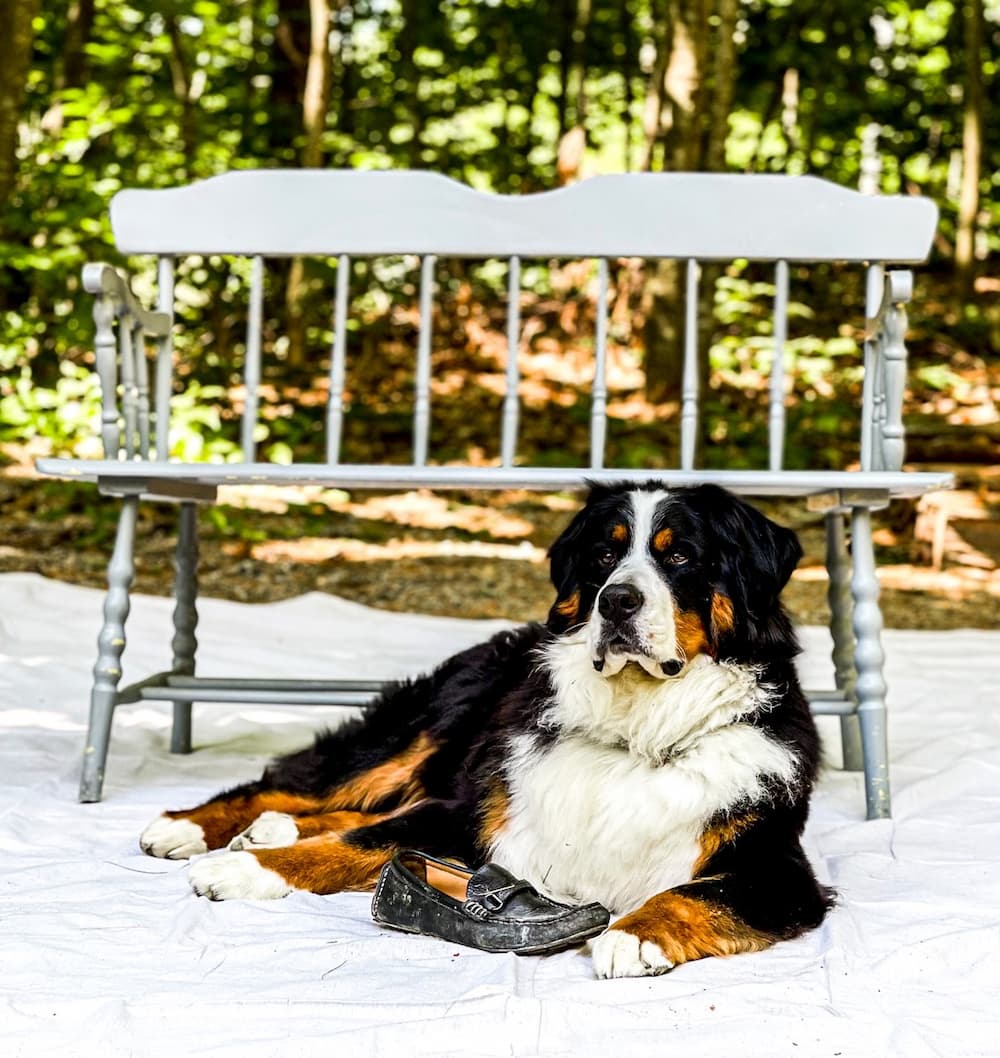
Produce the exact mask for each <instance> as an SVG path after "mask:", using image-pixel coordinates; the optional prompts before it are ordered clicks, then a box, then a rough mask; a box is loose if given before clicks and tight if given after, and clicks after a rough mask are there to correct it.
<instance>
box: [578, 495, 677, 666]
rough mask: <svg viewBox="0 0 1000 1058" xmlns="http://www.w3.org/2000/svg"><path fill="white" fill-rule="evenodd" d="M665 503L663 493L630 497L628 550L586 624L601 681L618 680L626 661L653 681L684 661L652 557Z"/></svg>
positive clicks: (673, 614)
mask: <svg viewBox="0 0 1000 1058" xmlns="http://www.w3.org/2000/svg"><path fill="white" fill-rule="evenodd" d="M667 503H669V499H668V494H667V493H666V491H663V490H659V489H658V490H656V491H655V492H641V491H638V490H637V491H633V492H629V493H628V505H629V511H628V513H629V518H628V522H627V528H626V532H627V536H626V538H625V541H624V542H626V543H627V545H628V550H627V551H626V552H625V554H624V556H623V557H622V558H621V560H620V561H618V562H617V563H616V564H615V566H614V568H613V569H612V570H611V573H610V576H609V577H608V579H607V580H606V581H605V582H604V584H603V585H602V586H601V588H600V590H599V591H598V593H597V599H596V604H595V606H594V607H593V609H592V610H591V613H590V618H589V620H588V621H587V642H588V645H589V646H590V650H591V657H592V659H593V662H594V668H595V669H596V670H597V671H598V672H600V673H602V674H603V675H605V676H615V675H617V674H618V673H619V672H621V670H622V669H623V668H624V667H625V665H626V664H627V663H628V662H629V661H635V662H637V663H638V664H639V665H641V666H642V667H643V668H644V669H645V670H646V671H647V672H648V673H649V674H650V675H651V676H656V677H666V676H675V675H676V674H677V673H678V672H679V671H680V669H681V668H682V667H683V663H684V662H685V661H686V660H687V658H682V657H679V656H678V655H679V654H680V653H682V651H679V650H678V646H677V627H676V612H677V607H676V605H675V603H674V598H673V596H672V594H671V592H670V585H669V584H668V582H667V580H666V579H665V578H664V577H663V576H662V573H661V568H660V567H659V564H658V562H657V561H656V559H655V558H654V546H655V544H654V535H655V531H656V530H655V527H656V526H657V524H658V523H659V521H661V520H662V519H659V518H658V517H657V515H658V512H659V511H660V508H661V507H662V506H664V505H665V504H667ZM661 532H669V530H661ZM619 535H620V531H619ZM661 539H664V538H662V537H661ZM613 554H614V553H613V552H612V555H613Z"/></svg>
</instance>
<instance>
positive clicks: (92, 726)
mask: <svg viewBox="0 0 1000 1058" xmlns="http://www.w3.org/2000/svg"><path fill="white" fill-rule="evenodd" d="M138 509H139V500H138V498H137V497H135V496H130V497H127V498H126V499H125V500H123V501H122V509H121V513H120V514H119V516H118V529H117V532H116V533H115V546H114V551H113V552H112V554H111V562H110V563H109V564H108V593H107V595H106V596H105V597H104V624H103V625H102V626H101V632H100V635H99V636H98V637H97V651H98V652H97V664H96V665H95V666H94V685H93V690H92V691H91V695H90V722H89V725H88V728H87V742H86V745H85V746H84V750H83V769H82V772H81V776H80V800H81V801H84V802H93V801H100V799H101V791H102V789H103V786H104V768H105V765H106V763H107V759H108V743H109V741H110V738H111V722H112V719H113V718H114V711H115V706H116V705H117V704H118V684H119V681H120V680H121V676H122V669H121V658H122V652H123V651H124V650H125V621H126V618H127V617H128V612H129V608H130V605H131V603H130V600H129V588H130V587H131V586H132V578H133V576H134V575H135V560H134V557H133V556H134V554H135V523H136V515H137V513H138Z"/></svg>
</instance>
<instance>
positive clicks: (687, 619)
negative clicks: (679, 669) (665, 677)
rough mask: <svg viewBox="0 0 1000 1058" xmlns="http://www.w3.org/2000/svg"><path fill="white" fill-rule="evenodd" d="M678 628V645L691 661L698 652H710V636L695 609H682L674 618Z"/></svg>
mask: <svg viewBox="0 0 1000 1058" xmlns="http://www.w3.org/2000/svg"><path fill="white" fill-rule="evenodd" d="M674 626H675V627H676V629H677V646H678V647H679V648H680V649H681V650H683V651H684V656H685V657H686V658H687V659H688V661H690V660H691V659H692V658H693V657H696V656H697V655H698V654H703V653H707V652H708V636H707V635H705V626H704V624H702V620H701V618H700V617H699V616H698V615H697V614H696V613H695V612H694V611H693V610H682V611H681V612H680V613H679V614H677V616H676V617H675V618H674Z"/></svg>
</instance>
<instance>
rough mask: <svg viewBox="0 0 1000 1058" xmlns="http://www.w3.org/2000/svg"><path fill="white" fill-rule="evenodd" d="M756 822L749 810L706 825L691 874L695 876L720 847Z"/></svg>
mask: <svg viewBox="0 0 1000 1058" xmlns="http://www.w3.org/2000/svg"><path fill="white" fill-rule="evenodd" d="M756 822H757V817H756V816H755V815H754V814H753V813H752V812H751V813H748V814H747V815H745V816H738V817H736V818H735V819H725V820H723V821H722V822H721V823H717V824H715V826H711V827H708V828H707V829H706V830H705V831H704V833H703V834H702V835H701V840H700V842H699V843H700V845H701V854H700V855H699V856H698V859H697V860H695V863H694V868H693V869H692V874H693V875H694V877H695V878H697V877H698V875H699V874H701V872H702V871H703V870H704V869H705V867H706V866H707V865H708V862H709V861H710V860H711V859H712V857H713V856H714V855H715V854H716V853H717V852H718V851H719V849H721V848H722V846H723V845H728V844H729V843H730V842H731V841H733V840H735V839H736V837H738V836H739V835H740V834H742V833H743V831H744V830H746V829H747V828H748V827H749V826H751V825H752V824H753V823H756Z"/></svg>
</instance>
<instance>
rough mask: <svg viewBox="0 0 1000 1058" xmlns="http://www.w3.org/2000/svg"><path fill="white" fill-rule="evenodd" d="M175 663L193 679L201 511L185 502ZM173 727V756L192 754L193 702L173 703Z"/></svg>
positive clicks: (176, 668) (176, 560)
mask: <svg viewBox="0 0 1000 1058" xmlns="http://www.w3.org/2000/svg"><path fill="white" fill-rule="evenodd" d="M174 569H175V571H176V574H175V576H174V638H173V641H172V643H171V646H172V648H173V652H174V660H173V664H172V666H171V672H173V673H174V674H175V675H177V676H193V675H194V663H195V653H196V652H197V650H198V640H197V638H196V637H195V629H196V628H197V627H198V610H197V606H196V604H197V600H198V508H197V507H196V506H195V505H194V504H193V503H182V504H181V510H180V528H179V531H178V534H177V551H176V553H175V556H174ZM173 706H174V724H173V728H172V730H171V734H170V752H171V753H190V752H191V702H174V703H173Z"/></svg>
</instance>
